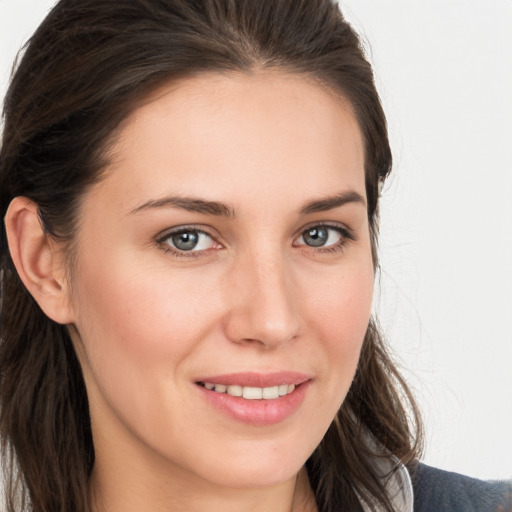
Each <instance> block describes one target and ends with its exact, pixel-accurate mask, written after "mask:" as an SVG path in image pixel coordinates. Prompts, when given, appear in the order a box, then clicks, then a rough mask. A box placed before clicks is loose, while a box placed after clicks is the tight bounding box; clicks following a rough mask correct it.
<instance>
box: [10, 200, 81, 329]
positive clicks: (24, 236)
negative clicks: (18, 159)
mask: <svg viewBox="0 0 512 512" xmlns="http://www.w3.org/2000/svg"><path fill="white" fill-rule="evenodd" d="M5 229H6V232H7V242H8V245H9V251H10V253H11V258H12V261H13V263H14V266H15V267H16V270H17V271H18V275H19V276H20V279H21V280H22V281H23V284H24V285H25V287H26V288H27V290H28V291H29V292H30V294H31V295H32V296H33V297H34V299H35V300H36V302H37V303H38V304H39V306H40V307H41V309H42V310H43V311H44V313H45V314H46V315H47V316H48V317H50V318H51V319H52V320H54V321H55V322H58V323H60V324H68V323H71V322H72V316H71V307H70V301H69V298H70V297H69V296H68V283H67V279H66V271H65V264H64V261H63V258H62V255H61V254H60V253H59V251H58V248H57V246H56V244H55V242H54V241H53V240H52V239H51V238H50V237H49V235H47V234H46V233H45V231H44V229H43V226H42V224H41V220H40V218H39V209H38V206H37V204H36V203H34V202H33V201H31V200H30V199H28V198H26V197H15V198H14V199H13V200H12V202H11V204H10V205H9V208H8V209H7V213H6V215H5Z"/></svg>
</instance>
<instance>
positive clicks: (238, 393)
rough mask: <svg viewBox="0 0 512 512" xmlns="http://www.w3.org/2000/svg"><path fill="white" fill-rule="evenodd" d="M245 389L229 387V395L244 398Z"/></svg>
mask: <svg viewBox="0 0 512 512" xmlns="http://www.w3.org/2000/svg"><path fill="white" fill-rule="evenodd" d="M243 391H244V388H243V387H242V386H228V390H227V393H228V395H231V396H242V395H243Z"/></svg>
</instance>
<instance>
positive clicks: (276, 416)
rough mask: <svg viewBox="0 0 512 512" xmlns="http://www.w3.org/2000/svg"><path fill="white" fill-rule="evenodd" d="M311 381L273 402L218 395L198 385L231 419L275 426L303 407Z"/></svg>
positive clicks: (214, 404)
mask: <svg viewBox="0 0 512 512" xmlns="http://www.w3.org/2000/svg"><path fill="white" fill-rule="evenodd" d="M310 384H311V381H309V380H308V381H306V382H303V383H302V384H300V385H298V386H297V387H296V388H295V389H294V390H293V391H292V392H291V393H289V394H288V395H284V396H280V397H279V398H274V399H271V400H263V399H262V400H247V399H246V398H241V397H238V396H231V395H228V394H227V393H217V392H216V391H212V390H209V389H206V388H204V387H203V386H199V385H197V387H198V388H199V390H200V391H201V392H202V394H203V396H204V397H205V399H206V400H208V402H209V403H211V404H212V405H213V406H214V407H216V408H217V409H218V410H220V411H221V412H223V413H224V414H226V415H227V416H229V417H230V418H232V419H234V420H237V421H240V422H243V423H247V424H250V425H261V426H265V425H274V424H276V423H280V422H281V421H284V420H285V419H286V418H288V417H290V416H291V415H292V414H293V413H294V412H295V411H297V409H298V408H299V407H300V406H301V404H302V402H303V401H304V398H305V396H306V391H307V389H308V388H309V385H310Z"/></svg>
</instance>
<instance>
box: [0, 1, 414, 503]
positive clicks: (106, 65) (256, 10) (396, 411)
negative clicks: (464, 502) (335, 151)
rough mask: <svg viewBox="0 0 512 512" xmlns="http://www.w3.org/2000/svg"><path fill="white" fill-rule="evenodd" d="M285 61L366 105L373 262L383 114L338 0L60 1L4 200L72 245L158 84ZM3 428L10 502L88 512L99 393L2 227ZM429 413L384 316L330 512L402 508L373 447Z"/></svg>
mask: <svg viewBox="0 0 512 512" xmlns="http://www.w3.org/2000/svg"><path fill="white" fill-rule="evenodd" d="M259 68H275V69H278V70H283V71H285V72H289V73H295V74H298V75H303V76H305V77H308V78H311V79H314V80H316V81H317V82H318V83H319V84H320V85H321V86H324V87H327V88H329V89H330V90H332V91H334V92H336V93H338V94H341V95H342V96H343V97H345V98H346V99H348V100H349V101H350V103H351V105H352V107H353V109H354V112H355V114H356V117H357V120H358V122H359V125H360V128H361V131H362V133H363V137H364V142H365V173H366V192H367V198H368V218H369V223H370V231H371V237H372V244H373V245H372V247H373V257H374V264H375V266H376V267H377V252H376V244H377V220H378V199H379V193H380V189H381V185H382V182H383V180H384V179H385V177H386V176H387V174H388V173H389V171H390V169H391V152H390V148H389V143H388V136H387V128H386V120H385V117H384V114H383V111H382V108H381V104H380V100H379V96H378V94H377V91H376V89H375V85H374V80H373V74H372V69H371V66H370V64H369V63H368V62H367V60H366V59H365V57H364V52H363V49H362V47H361V44H360V41H359V39H358V37H357V35H356V34H355V33H354V31H353V30H352V28H351V27H350V26H349V25H348V24H347V23H346V21H345V20H344V18H343V16H342V14H341V13H340V11H339V9H338V7H337V5H336V3H335V2H334V1H332V0H265V1H260V0H117V1H115V2H111V1H108V0H61V1H60V2H59V3H58V4H57V5H56V6H55V7H54V9H53V10H52V11H51V12H50V14H49V15H48V16H47V18H46V19H45V21H44V22H43V23H42V25H41V26H40V27H39V29H38V30H37V31H36V33H35V34H34V36H33V37H32V38H31V39H30V41H29V42H28V44H27V46H26V49H25V52H24V55H23V57H22V59H21V61H20V63H19V66H18V68H17V70H16V72H15V74H14V76H13V78H12V81H11V84H10V88H9V90H8V94H7V97H6V101H5V107H4V121H5V128H4V135H3V141H2V147H1V153H0V169H1V181H0V211H1V215H2V217H3V216H4V215H5V212H6V209H7V207H8V205H9V203H10V201H11V200H12V199H13V198H14V197H16V196H20V195H22V196H26V197H28V198H30V199H31V200H33V201H34V202H35V203H37V204H38V206H39V212H40V218H41V222H42V225H43V227H44V229H45V230H46V232H47V233H48V236H51V237H56V238H58V239H59V240H60V241H62V243H64V244H67V246H68V248H69V250H70V251H71V247H72V241H73V232H74V230H75V226H76V221H77V215H78V213H79V205H80V199H81V197H82V196H83V194H84V193H85V192H86V191H87V189H88V187H89V186H90V185H91V184H93V183H95V182H97V181H98V180H100V179H101V175H102V171H103V169H104V168H105V165H106V163H107V161H108V149H109V142H111V141H112V140H113V138H114V136H115V133H116V129H117V128H118V127H119V125H120V123H121V122H122V121H123V120H124V119H125V118H126V117H127V116H128V115H129V114H130V112H132V111H133V109H135V108H137V106H138V105H139V104H140V102H141V101H143V100H144V98H146V97H147V96H148V94H150V93H151V92H152V91H153V90H155V88H157V87H159V86H161V85H163V84H164V83H168V82H170V81H174V80H178V79H180V78H183V77H188V76H192V75H194V74H197V73H204V72H207V71H214V72H231V71H237V72H244V73H251V72H253V70H255V69H259ZM1 280H2V284H1V286H2V288H1V294H2V310H1V345H0V407H1V410H0V437H1V440H2V453H3V459H4V468H5V473H6V475H5V485H6V501H7V510H8V512H14V511H21V510H26V509H30V510H34V511H35V512H69V511H74V512H89V511H90V506H89V503H88V479H89V475H90V473H91V470H92V467H93V465H94V446H93V440H92V435H91V428H90V419H89V411H88V402H87V394H86V390H85V385H84V382H83V378H82V374H81V370H80V365H79V363H78V360H77V358H76V355H75V352H74V349H73V346H72V343H71V340H70V336H69V334H68V326H63V325H59V324H57V323H55V322H53V321H52V320H50V319H49V318H47V317H46V316H45V315H44V313H43V312H42V311H41V309H40V308H39V306H38V305H37V303H36V302H35V301H34V299H33V298H32V297H31V295H30V294H29V293H28V292H27V290H26V289H25V287H24V286H23V284H22V283H21V281H20V279H19V277H18V275H17V273H16V271H15V269H14V266H13V263H12V261H11V258H10V255H9V251H8V248H7V242H6V236H5V231H2V236H1ZM420 434H421V423H420V420H419V415H418V413H417V409H416V406H415V404H414V401H413V399H412V397H411V394H410V393H409V391H408V388H407V386H406V384H405V383H404V381H403V380H402V379H401V377H400V375H399V373H398V372H397V370H396V368H395V365H394V364H393V362H392V361H391V359H390V357H389V356H388V354H387V352H386V348H385V345H384V343H383V340H382V338H381V336H380V335H379V332H378V329H377V328H376V325H375V322H374V321H373V320H372V321H371V322H370V325H369V326H368V330H367V333H366V337H365V340H364V343H363V348H362V353H361V358H360V362H359V366H358V369H357V373H356V376H355V379H354V381H353V383H352V386H351V388H350V391H349V393H348V395H347V397H346V399H345V401H344V403H343V405H342V407H341V409H340V411H339V413H338V415H337V418H336V419H335V421H333V423H332V425H331V426H330V428H329V430H328V432H327V434H326V435H325V437H324V439H323V440H322V442H321V444H320V445H319V447H318V448H317V449H316V450H315V452H314V453H313V454H312V455H311V457H310V458H309V460H308V461H307V469H308V474H309V478H310V481H311V485H312V488H313V490H314V492H315V497H316V500H317V506H318V509H319V511H321V512H331V511H335V510H336V511H337V510H361V505H360V499H363V500H365V501H367V502H369V503H380V504H381V505H382V506H384V508H385V509H386V510H388V511H391V510H392V506H391V504H390V502H389V499H388V497H387V495H386V491H385V479H383V475H381V474H379V473H378V471H377V469H376V467H375V458H376V457H389V456H390V454H393V455H394V456H395V457H396V458H397V459H399V460H401V461H402V462H403V463H405V464H410V463H411V462H412V461H414V460H415V458H416V457H417V455H418V448H419V440H420V439H421V435H420Z"/></svg>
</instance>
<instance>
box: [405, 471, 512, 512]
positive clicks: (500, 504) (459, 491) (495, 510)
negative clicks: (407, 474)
mask: <svg viewBox="0 0 512 512" xmlns="http://www.w3.org/2000/svg"><path fill="white" fill-rule="evenodd" d="M411 479H412V484H413V489H414V512H512V504H511V497H512V482H511V481H484V480H478V479H476V478H470V477H467V476H464V475H459V474H457V473H451V472H449V471H443V470H441V469H436V468H432V467H430V466H427V465H425V464H418V465H417V466H416V468H414V469H413V470H412V471H411Z"/></svg>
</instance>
